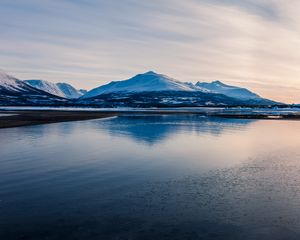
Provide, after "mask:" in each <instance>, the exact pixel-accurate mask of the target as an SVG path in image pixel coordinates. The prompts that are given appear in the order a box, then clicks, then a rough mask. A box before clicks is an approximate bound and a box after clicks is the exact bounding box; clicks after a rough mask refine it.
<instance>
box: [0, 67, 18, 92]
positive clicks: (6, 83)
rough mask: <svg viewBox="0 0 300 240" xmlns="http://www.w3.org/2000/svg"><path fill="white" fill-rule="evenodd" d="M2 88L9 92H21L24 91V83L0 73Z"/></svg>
mask: <svg viewBox="0 0 300 240" xmlns="http://www.w3.org/2000/svg"><path fill="white" fill-rule="evenodd" d="M0 86H1V87H3V88H5V89H7V90H11V91H20V90H21V89H22V82H21V81H20V80H18V79H16V78H14V77H12V76H10V75H7V74H6V73H5V72H3V71H0Z"/></svg>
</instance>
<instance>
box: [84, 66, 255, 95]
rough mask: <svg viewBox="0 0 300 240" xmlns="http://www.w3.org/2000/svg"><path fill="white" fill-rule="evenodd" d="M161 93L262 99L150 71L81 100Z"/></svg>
mask: <svg viewBox="0 0 300 240" xmlns="http://www.w3.org/2000/svg"><path fill="white" fill-rule="evenodd" d="M159 91H190V92H192V91H199V92H203V93H216V94H224V95H226V96H228V97H233V98H238V99H243V100H247V99H260V97H259V96H258V95H257V94H255V93H252V92H251V91H249V90H248V89H245V88H240V87H235V86H229V85H226V84H224V83H222V82H220V81H214V82H212V83H200V82H198V83H196V84H193V83H188V82H180V81H178V80H175V79H173V78H170V77H168V76H166V75H163V74H158V73H155V72H153V71H149V72H146V73H143V74H138V75H136V76H134V77H132V78H130V79H128V80H124V81H113V82H110V83H108V84H106V85H103V86H100V87H97V88H94V89H92V90H91V91H89V92H87V93H86V94H85V95H83V96H82V97H81V98H82V99H85V98H93V97H96V96H99V95H103V94H111V93H121V92H123V93H139V92H159Z"/></svg>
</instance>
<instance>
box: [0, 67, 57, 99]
mask: <svg viewBox="0 0 300 240" xmlns="http://www.w3.org/2000/svg"><path fill="white" fill-rule="evenodd" d="M61 101H62V99H61V98H59V97H57V96H54V95H52V94H49V93H47V92H44V91H42V90H39V89H36V88H34V87H32V86H30V85H29V84H27V83H26V82H23V81H21V80H19V79H17V78H15V77H13V76H10V75H8V74H6V73H5V72H3V71H0V104H1V105H35V104H43V105H49V104H54V103H58V102H61Z"/></svg>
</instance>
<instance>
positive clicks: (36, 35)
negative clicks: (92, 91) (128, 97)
mask: <svg viewBox="0 0 300 240" xmlns="http://www.w3.org/2000/svg"><path fill="white" fill-rule="evenodd" d="M299 7H300V3H299V2H298V1H296V0H287V1H286V0H285V1H283V0H245V1H238V0H222V1H221V0H186V1H181V0H153V1H145V0H144V1H143V0H112V1H92V0H85V1H83V0H76V1H74V0H72V1H71V0H69V1H67V0H65V1H62V0H59V1H58V0H51V1H49V0H45V1H38V0H28V1H26V3H25V2H24V1H18V0H9V1H8V0H3V1H1V3H0V29H1V31H0V66H1V68H3V69H5V70H7V71H8V72H9V73H11V74H14V75H16V76H17V77H19V78H23V79H25V78H43V79H46V80H50V81H54V82H56V81H67V82H70V83H72V84H74V85H76V86H78V87H81V88H92V87H96V86H98V85H100V84H104V83H106V82H108V81H111V80H119V79H125V78H128V77H130V76H132V75H133V74H136V73H139V72H144V71H147V70H150V69H151V70H155V71H158V72H162V73H165V74H168V75H171V76H173V77H175V78H178V79H180V80H182V81H194V82H195V81H198V80H199V81H209V80H214V79H220V80H225V81H226V82H228V83H235V84H236V83H238V84H240V85H243V86H246V87H247V86H250V87H252V88H253V89H255V91H257V92H258V93H259V94H261V95H263V96H265V97H270V98H273V99H276V100H279V101H289V102H292V101H297V102H300V91H299V90H298V89H300V81H299V77H300V69H299V67H298V66H299V64H300V50H299V49H297V46H298V45H299V41H300V31H299V30H300V24H299V23H300V21H299V20H300V19H299V18H300V17H299V14H298V12H297V9H299ZM268 89H271V90H268ZM283 90H284V92H283ZM287 92H288V93H289V94H288V95H287V94H286V93H287Z"/></svg>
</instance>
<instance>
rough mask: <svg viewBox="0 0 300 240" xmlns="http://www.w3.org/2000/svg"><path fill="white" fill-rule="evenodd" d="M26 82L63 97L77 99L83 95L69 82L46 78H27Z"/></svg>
mask: <svg viewBox="0 0 300 240" xmlns="http://www.w3.org/2000/svg"><path fill="white" fill-rule="evenodd" d="M25 82H26V83H27V84H29V85H31V86H32V87H34V88H37V89H40V90H43V91H45V92H48V93H50V94H53V95H56V96H59V97H63V98H69V99H75V98H79V97H81V96H82V95H83V94H82V93H81V92H80V91H78V90H76V89H75V88H74V87H73V86H71V85H70V84H68V83H51V82H48V81H45V80H25Z"/></svg>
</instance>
